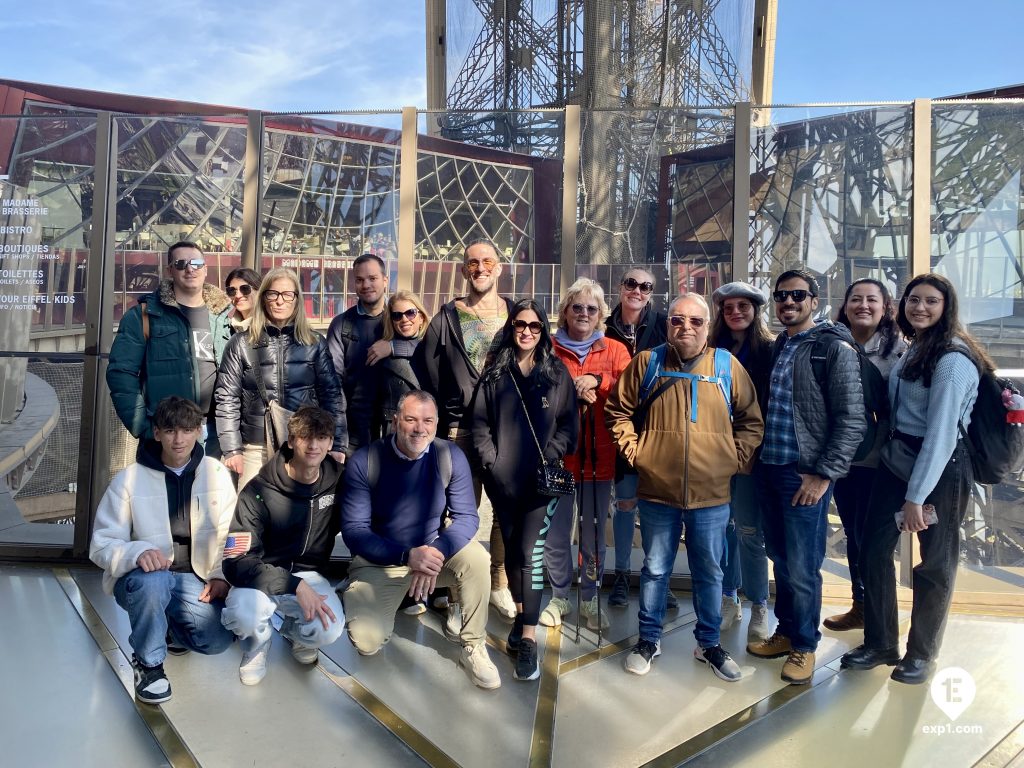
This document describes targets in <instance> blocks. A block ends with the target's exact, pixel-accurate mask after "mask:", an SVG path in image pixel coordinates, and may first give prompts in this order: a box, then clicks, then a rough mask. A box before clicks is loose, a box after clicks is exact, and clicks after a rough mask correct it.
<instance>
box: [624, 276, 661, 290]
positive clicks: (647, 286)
mask: <svg viewBox="0 0 1024 768" xmlns="http://www.w3.org/2000/svg"><path fill="white" fill-rule="evenodd" d="M622 284H623V285H624V286H625V287H626V290H627V291H635V290H636V289H637V288H639V289H640V293H650V292H651V291H653V290H654V283H652V282H651V281H650V280H645V281H644V282H642V283H641V282H639V281H637V280H635V279H634V278H632V277H627V278H626V279H625V280H623V281H622Z"/></svg>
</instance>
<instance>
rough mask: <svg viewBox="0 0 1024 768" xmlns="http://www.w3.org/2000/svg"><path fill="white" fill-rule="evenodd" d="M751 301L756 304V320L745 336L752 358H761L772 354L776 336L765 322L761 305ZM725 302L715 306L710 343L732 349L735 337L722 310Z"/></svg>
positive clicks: (748, 327) (749, 326)
mask: <svg viewBox="0 0 1024 768" xmlns="http://www.w3.org/2000/svg"><path fill="white" fill-rule="evenodd" d="M750 303H751V304H753V305H754V321H753V322H752V323H751V324H750V325H748V326H747V330H745V331H744V332H743V333H744V334H745V335H744V337H743V338H744V340H745V343H746V344H747V345H749V347H750V357H751V359H753V360H759V359H761V357H762V356H766V355H768V354H770V352H771V348H772V342H774V341H775V337H774V336H772V332H771V331H769V330H768V328H767V327H766V326H765V324H764V318H763V317H761V307H760V306H758V304H757V303H756V302H753V301H751V302H750ZM724 304H725V301H724V300H723V301H722V302H721V303H720V304H718V305H717V306H715V320H714V322H713V323H712V324H711V335H710V339H711V341H710V342H709V343H710V345H711V346H712V347H720V348H722V349H732V345H733V341H734V339H733V337H732V331H731V330H729V326H728V325H726V323H725V312H723V311H722V306H723V305H724Z"/></svg>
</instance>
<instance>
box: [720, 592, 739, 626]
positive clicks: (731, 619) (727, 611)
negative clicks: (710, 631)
mask: <svg viewBox="0 0 1024 768" xmlns="http://www.w3.org/2000/svg"><path fill="white" fill-rule="evenodd" d="M741 621H743V608H742V606H740V599H739V598H738V597H732V596H730V595H722V624H721V625H720V626H719V629H720V630H721V631H722V632H725V630H727V629H729V628H730V627H731V626H732V625H733V624H737V623H739V622H741Z"/></svg>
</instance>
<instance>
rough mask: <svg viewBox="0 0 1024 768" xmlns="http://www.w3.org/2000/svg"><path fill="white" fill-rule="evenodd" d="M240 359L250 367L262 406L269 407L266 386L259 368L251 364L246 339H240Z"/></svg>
mask: <svg viewBox="0 0 1024 768" xmlns="http://www.w3.org/2000/svg"><path fill="white" fill-rule="evenodd" d="M241 346H242V359H243V360H245V364H246V365H248V366H249V367H250V368H251V369H252V375H253V377H254V378H255V379H256V389H257V390H259V393H260V399H261V400H262V401H263V407H264V408H269V407H270V398H269V397H267V387H266V385H264V383H263V376H262V375H261V373H260V370H259V369H258V368H256V366H254V365H253V364H252V359H251V358H250V357H249V341H248V339H245V338H243V339H242V344H241Z"/></svg>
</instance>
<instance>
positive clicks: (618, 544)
mask: <svg viewBox="0 0 1024 768" xmlns="http://www.w3.org/2000/svg"><path fill="white" fill-rule="evenodd" d="M639 482H640V478H639V476H637V475H624V476H623V478H622V479H621V480H619V482H617V483H616V484H615V513H614V514H613V515H612V534H613V535H614V537H615V570H616V571H628V570H629V558H630V555H632V554H633V530H634V529H635V528H636V509H637V508H636V507H635V506H634V507H633V508H632V509H625V510H624V509H620V508H619V501H620V500H623V499H625V500H627V501H628V500H629V499H636V489H637V485H638V483H639ZM635 503H636V502H634V504H635Z"/></svg>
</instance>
